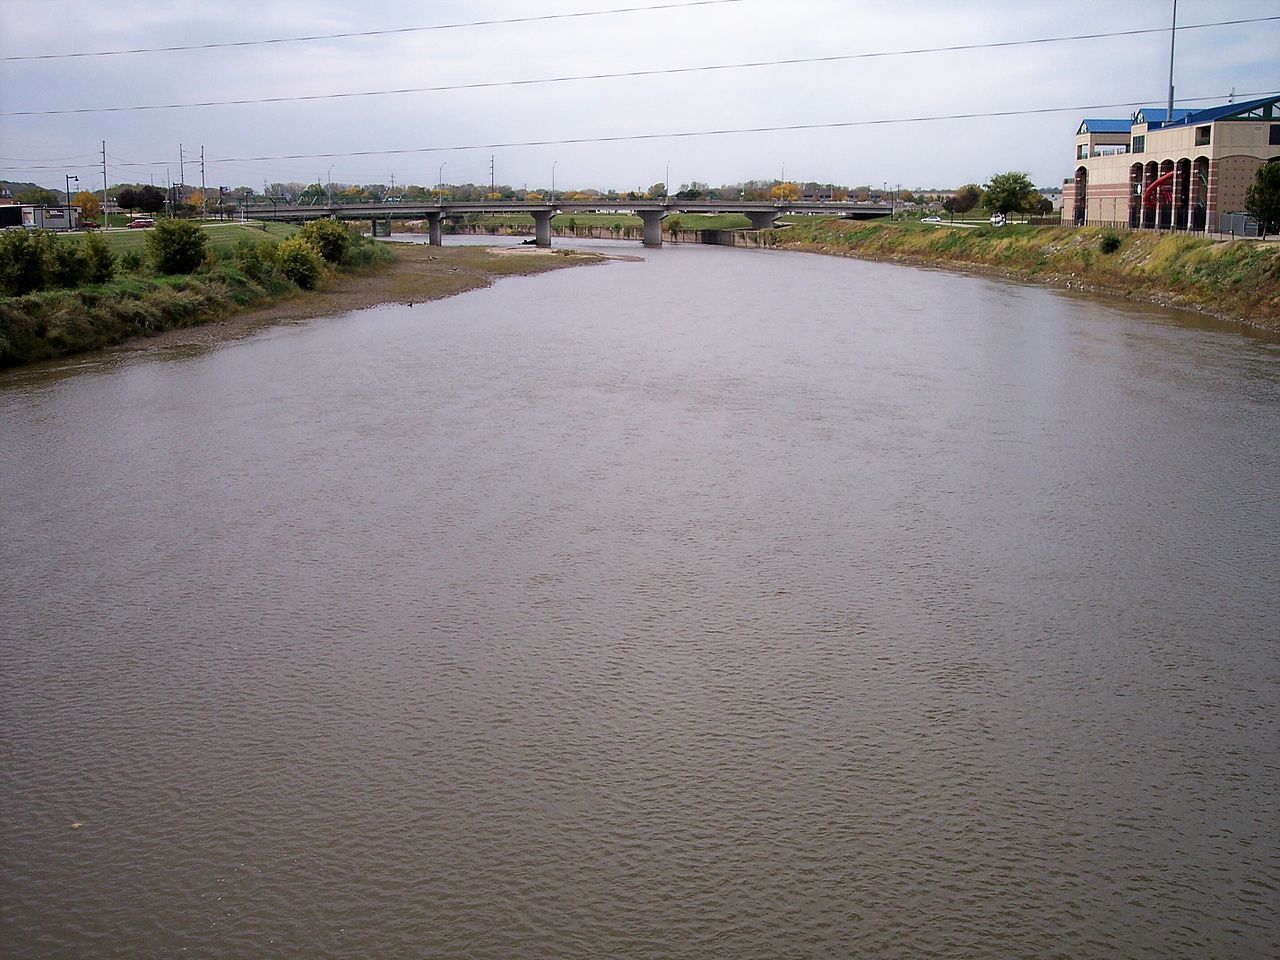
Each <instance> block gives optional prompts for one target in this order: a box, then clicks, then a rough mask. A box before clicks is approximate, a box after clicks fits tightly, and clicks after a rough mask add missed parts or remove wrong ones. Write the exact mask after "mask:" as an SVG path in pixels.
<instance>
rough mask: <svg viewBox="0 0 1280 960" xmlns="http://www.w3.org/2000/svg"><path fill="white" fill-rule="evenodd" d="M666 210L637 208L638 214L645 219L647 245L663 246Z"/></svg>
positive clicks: (645, 242) (645, 241)
mask: <svg viewBox="0 0 1280 960" xmlns="http://www.w3.org/2000/svg"><path fill="white" fill-rule="evenodd" d="M666 215H667V211H665V210H637V211H636V216H638V217H639V218H640V219H641V220H643V221H644V245H645V246H646V247H660V246H662V218H663V217H665V216H666Z"/></svg>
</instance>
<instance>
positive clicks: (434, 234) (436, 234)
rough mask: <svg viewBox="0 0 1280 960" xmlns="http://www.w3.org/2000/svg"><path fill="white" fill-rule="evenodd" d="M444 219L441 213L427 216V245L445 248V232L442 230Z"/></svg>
mask: <svg viewBox="0 0 1280 960" xmlns="http://www.w3.org/2000/svg"><path fill="white" fill-rule="evenodd" d="M443 219H444V217H443V215H442V214H439V213H428V214H427V243H429V244H430V245H431V246H433V247H443V246H444V231H443V230H441V229H440V221H441V220H443Z"/></svg>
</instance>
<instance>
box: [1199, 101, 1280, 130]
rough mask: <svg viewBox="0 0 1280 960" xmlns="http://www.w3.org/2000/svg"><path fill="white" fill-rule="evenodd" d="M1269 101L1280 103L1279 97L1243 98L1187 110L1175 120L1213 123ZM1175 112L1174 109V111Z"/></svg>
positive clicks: (1254, 108)
mask: <svg viewBox="0 0 1280 960" xmlns="http://www.w3.org/2000/svg"><path fill="white" fill-rule="evenodd" d="M1269 103H1280V97H1263V98H1262V99H1260V100H1244V101H1241V102H1240V103H1224V104H1222V105H1221V106H1219V107H1206V108H1205V109H1203V110H1195V111H1190V110H1189V111H1187V115H1186V116H1185V117H1182V118H1180V119H1179V120H1178V121H1176V122H1181V123H1188V124H1191V123H1213V121H1215V120H1221V119H1223V118H1224V117H1234V116H1235V115H1236V114H1237V113H1248V112H1249V111H1250V110H1256V109H1257V108H1258V107H1265V106H1266V105H1267V104H1269ZM1177 112H1178V111H1176V110H1175V111H1174V113H1177Z"/></svg>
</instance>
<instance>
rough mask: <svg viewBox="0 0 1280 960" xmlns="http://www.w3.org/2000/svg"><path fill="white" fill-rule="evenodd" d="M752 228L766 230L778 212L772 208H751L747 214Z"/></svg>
mask: <svg viewBox="0 0 1280 960" xmlns="http://www.w3.org/2000/svg"><path fill="white" fill-rule="evenodd" d="M747 219H748V220H750V221H751V229H752V230H768V229H769V228H770V227H772V226H773V223H774V221H775V220H777V219H778V214H777V213H776V212H775V211H773V210H752V211H750V212H749V213H748V214H747Z"/></svg>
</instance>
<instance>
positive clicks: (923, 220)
mask: <svg viewBox="0 0 1280 960" xmlns="http://www.w3.org/2000/svg"><path fill="white" fill-rule="evenodd" d="M920 222H921V223H941V222H942V218H941V217H923V218H921V220H920Z"/></svg>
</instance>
